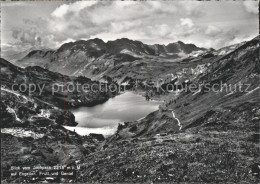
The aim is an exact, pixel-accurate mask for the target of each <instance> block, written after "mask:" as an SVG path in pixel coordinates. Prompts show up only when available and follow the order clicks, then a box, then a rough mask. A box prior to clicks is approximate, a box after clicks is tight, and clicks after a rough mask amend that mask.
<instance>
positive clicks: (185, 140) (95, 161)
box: [0, 36, 260, 183]
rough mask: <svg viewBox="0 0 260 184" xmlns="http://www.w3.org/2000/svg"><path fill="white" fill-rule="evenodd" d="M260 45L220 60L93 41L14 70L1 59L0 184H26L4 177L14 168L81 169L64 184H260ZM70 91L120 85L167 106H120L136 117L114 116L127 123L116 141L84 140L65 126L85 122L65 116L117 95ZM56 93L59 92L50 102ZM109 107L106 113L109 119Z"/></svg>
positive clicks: (225, 52) (244, 46)
mask: <svg viewBox="0 0 260 184" xmlns="http://www.w3.org/2000/svg"><path fill="white" fill-rule="evenodd" d="M259 38H260V37H259V36H257V37H255V38H254V39H252V40H250V41H248V42H244V43H241V44H238V45H237V46H231V47H230V48H229V47H226V48H223V49H222V50H221V49H220V50H217V51H216V50H214V49H204V48H199V47H196V46H195V45H193V44H184V43H183V42H176V43H173V44H169V45H167V46H164V45H146V44H143V43H141V42H139V41H132V40H128V39H119V40H116V41H110V42H107V43H105V42H103V41H102V40H100V39H93V40H88V41H83V40H82V41H76V42H73V43H66V44H64V45H62V46H61V47H60V48H59V49H57V50H56V51H32V52H30V53H29V54H28V55H27V56H26V57H24V58H23V59H21V60H18V61H16V62H15V64H16V65H18V66H15V65H13V64H11V63H9V62H8V61H6V60H4V59H1V62H0V65H1V84H2V87H1V117H2V122H1V138H2V141H3V142H4V146H3V147H2V149H1V153H2V155H4V158H3V160H2V162H3V164H2V168H3V169H4V170H5V172H4V178H3V181H4V182H6V183H11V182H18V181H21V180H25V181H23V182H32V180H31V179H29V178H26V179H24V178H19V177H18V178H17V177H12V176H10V170H9V168H10V167H11V166H21V165H24V166H26V165H27V166H28V165H29V166H33V165H37V164H40V165H46V166H49V165H52V166H53V165H57V164H64V165H67V166H68V165H73V166H80V170H78V171H77V173H76V177H74V178H70V181H71V182H81V183H86V182H87V183H88V182H114V183H116V182H172V181H174V182H199V183H203V182H211V181H214V182H222V183H226V182H234V183H238V182H245V183H257V182H259V169H257V167H258V168H259V162H260V160H259V158H260V157H259V148H260V147H259V146H260V143H259V137H260V136H259V135H260V134H259V122H260V121H259V119H260V103H259V102H260V96H259V92H260V88H259V84H260V62H259V47H260V46H259ZM31 64H34V65H37V66H31ZM58 72H59V73H58ZM65 74H66V75H65ZM76 82H79V83H80V84H84V83H88V84H90V85H91V84H100V83H105V84H114V85H116V86H120V85H122V86H126V88H127V90H132V91H135V93H137V94H143V96H138V97H139V98H142V100H144V98H145V96H148V97H149V99H156V100H160V101H164V102H163V103H162V104H160V106H159V109H157V107H156V108H152V106H148V105H147V106H146V105H144V107H143V108H144V109H145V111H144V112H143V113H141V112H140V111H141V110H140V109H138V108H137V107H136V109H135V107H134V105H133V104H134V103H137V102H138V101H137V102H133V104H131V103H129V104H127V103H125V101H123V102H122V104H121V105H122V107H121V108H120V107H119V108H118V109H119V110H120V109H122V108H123V105H125V106H127V107H124V108H125V110H126V111H127V110H129V109H133V110H132V111H133V112H132V114H131V113H129V117H131V118H130V119H127V118H125V117H121V118H118V119H120V120H119V121H116V120H115V121H114V119H117V117H119V116H120V115H119V114H120V111H117V110H118V109H116V110H114V111H115V112H114V116H113V118H112V119H113V121H114V123H115V124H113V125H117V123H119V122H121V121H122V120H123V121H124V122H123V123H119V124H118V126H117V129H116V130H115V133H114V134H112V135H111V136H108V137H106V138H104V136H103V135H99V134H93V133H91V134H89V135H87V136H81V135H78V134H77V132H75V131H73V129H74V128H72V129H71V130H67V129H65V128H64V126H65V127H66V126H70V127H75V126H77V124H78V123H79V124H80V123H82V122H81V121H84V118H86V117H84V118H83V120H78V119H77V118H76V120H75V116H74V114H76V113H77V112H75V111H74V114H73V110H71V111H70V110H68V109H73V108H74V109H75V108H82V107H83V106H87V107H84V108H85V109H84V110H86V111H91V108H92V107H94V109H95V108H99V106H100V108H99V109H98V111H101V110H100V109H102V107H104V106H106V105H107V104H106V103H108V104H109V103H110V102H111V100H112V101H113V97H114V98H120V96H121V95H119V93H118V91H115V92H109V91H105V90H100V89H97V90H96V91H95V92H93V91H88V92H87V93H85V92H83V91H80V92H77V93H74V92H70V91H69V89H68V84H69V83H76ZM13 83H15V84H22V83H26V84H31V83H36V84H45V85H44V88H43V90H42V93H41V94H39V90H40V89H37V90H36V91H34V92H33V93H29V92H28V91H25V92H21V91H19V89H17V88H16V89H15V90H13V89H12V88H11V86H12V84H13ZM239 83H242V84H245V85H248V86H249V87H248V89H245V88H243V89H244V91H243V90H241V91H237V90H234V91H222V89H221V84H226V85H232V86H234V85H236V84H239ZM53 84H59V85H61V86H62V89H63V90H62V91H57V92H55V93H54V94H53V93H52V85H53ZM192 85H193V86H195V87H193V88H191V86H192ZM206 85H207V86H208V87H209V88H210V89H211V90H207V86H206ZM169 86H170V87H171V88H170V90H169V89H168V87H169ZM167 89H168V90H167ZM213 89H214V90H213ZM127 93H129V92H126V93H124V94H123V95H125V94H127ZM118 95H119V96H118ZM115 96H116V97H115ZM121 97H122V96H121ZM131 100H133V99H131ZM104 102H105V103H104ZM146 103H153V101H149V102H148V101H147V102H146ZM142 104H145V102H142ZM137 105H138V103H137ZM157 105H159V104H156V106H157ZM114 106H116V105H115V104H112V105H111V106H108V107H106V108H107V109H108V110H110V111H113V107H114ZM149 107H151V109H150V110H149ZM84 110H83V111H84ZM104 113H106V112H105V111H104ZM107 113H108V114H110V115H111V114H112V115H113V113H111V112H107ZM138 113H140V114H139V115H138ZM117 114H118V115H117ZM102 115H104V114H101V115H98V114H95V116H96V117H98V118H101V119H102ZM143 115H147V116H145V117H144V118H142V119H140V118H141V117H143ZM103 119H104V120H107V119H109V118H108V117H106V116H105V117H103ZM126 119H127V120H126ZM77 120H78V122H77ZM104 123H105V124H106V123H108V122H107V121H104ZM94 124H96V123H94ZM12 144H16V145H17V146H15V147H12V146H10V145H12ZM45 180H46V178H45V177H40V178H37V181H45ZM52 181H53V182H65V181H66V179H65V178H63V177H52Z"/></svg>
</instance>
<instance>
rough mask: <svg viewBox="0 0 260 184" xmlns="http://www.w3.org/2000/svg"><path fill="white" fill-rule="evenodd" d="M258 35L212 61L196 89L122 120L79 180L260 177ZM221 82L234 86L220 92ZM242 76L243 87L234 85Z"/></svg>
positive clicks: (234, 179) (250, 180)
mask: <svg viewBox="0 0 260 184" xmlns="http://www.w3.org/2000/svg"><path fill="white" fill-rule="evenodd" d="M259 38H260V37H259V36H258V37H256V38H255V39H253V40H251V41H249V42H246V43H245V44H242V45H241V46H240V47H238V48H237V49H235V50H234V51H232V52H230V53H228V54H226V55H224V56H223V57H221V58H219V59H218V60H215V61H214V62H212V64H211V65H210V67H209V68H208V69H207V70H209V71H208V72H206V73H205V74H203V75H201V76H197V78H196V79H194V80H193V84H199V83H202V82H204V84H203V85H201V87H200V88H198V89H197V90H196V91H192V90H187V91H182V92H180V94H179V95H178V97H177V98H175V100H176V101H175V102H174V98H173V99H171V100H169V101H168V103H166V104H165V105H164V106H161V108H160V110H159V111H156V112H153V113H151V114H149V115H148V116H147V117H146V118H144V119H142V120H139V121H136V122H128V123H124V124H122V125H119V127H118V131H117V133H116V134H115V135H114V136H112V137H110V138H109V139H107V140H106V141H105V142H104V143H103V144H102V145H101V146H100V148H99V149H100V151H99V152H98V154H97V153H93V154H90V155H88V157H87V158H86V159H88V160H90V162H88V163H82V166H83V168H84V169H83V170H82V172H81V175H83V176H85V177H81V178H79V181H82V182H93V181H96V182H103V181H106V182H198V183H207V182H221V183H226V182H233V183H239V182H245V183H258V182H259V181H260V180H259V176H260V174H259V173H260V169H259V167H260V164H259V162H260V160H259V158H260V157H259V156H260V155H259V146H260V142H259V141H260V140H259V137H260V136H259V128H260V127H259V122H260V121H259V119H260V103H259V102H260V95H259V92H260V86H259V84H260V72H259V71H260V63H259ZM221 82H222V83H223V84H228V85H229V84H231V85H232V91H225V90H222V91H221V90H220V86H219V84H221ZM238 83H242V84H243V85H242V87H241V88H242V90H241V91H239V90H238V89H236V90H235V89H234V87H235V85H238ZM206 84H208V85H209V87H210V89H212V87H215V88H216V89H215V91H213V90H209V91H208V90H206ZM214 85H215V86H214ZM246 88H247V89H246Z"/></svg>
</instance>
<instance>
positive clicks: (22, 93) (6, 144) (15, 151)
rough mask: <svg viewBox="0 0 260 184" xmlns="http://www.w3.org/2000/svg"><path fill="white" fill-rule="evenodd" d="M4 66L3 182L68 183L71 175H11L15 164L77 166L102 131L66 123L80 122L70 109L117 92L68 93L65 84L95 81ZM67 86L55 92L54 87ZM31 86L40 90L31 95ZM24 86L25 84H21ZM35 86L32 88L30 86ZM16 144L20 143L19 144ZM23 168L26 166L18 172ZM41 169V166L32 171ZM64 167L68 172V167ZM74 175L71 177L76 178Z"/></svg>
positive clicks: (1, 104) (0, 63)
mask: <svg viewBox="0 0 260 184" xmlns="http://www.w3.org/2000/svg"><path fill="white" fill-rule="evenodd" d="M0 66H1V102H0V109H1V143H2V146H1V155H2V157H1V158H2V159H1V170H2V181H3V182H8V183H9V182H11V183H13V182H23V183H26V182H30V183H31V182H43V181H47V180H46V178H49V179H50V180H51V181H52V182H53V181H54V180H55V182H65V179H66V177H61V176H55V177H47V176H44V175H42V176H39V175H37V176H32V177H31V176H29V177H28V176H19V175H16V176H13V177H12V176H10V175H11V173H12V172H14V170H11V168H12V167H35V166H55V165H66V166H68V165H74V166H75V164H76V161H77V160H79V159H83V158H84V157H85V156H86V155H87V154H89V153H90V152H93V151H94V150H95V148H96V147H97V145H98V144H99V142H100V141H102V137H103V136H102V135H90V136H86V137H82V136H79V135H78V134H76V133H75V132H72V131H69V130H66V129H65V128H64V127H63V126H64V125H67V126H76V125H77V123H76V122H75V117H74V115H73V114H72V113H71V112H70V111H69V110H67V109H68V108H69V107H73V106H78V105H94V104H97V103H101V102H103V101H105V100H107V99H108V98H109V97H111V96H112V95H113V94H111V93H107V92H98V91H97V92H91V91H88V92H85V91H80V92H78V93H75V94H74V92H70V91H68V89H67V87H68V86H66V83H68V82H79V83H84V84H93V83H95V82H93V81H91V80H90V79H87V78H85V77H79V78H76V77H68V76H64V75H61V74H59V73H54V72H50V71H48V70H46V69H43V68H40V67H28V68H25V69H22V68H19V67H16V66H14V65H12V64H11V63H9V62H8V61H6V60H4V59H0ZM55 83H59V84H60V85H64V86H66V87H64V90H63V91H57V92H55V93H53V94H52V85H53V84H55ZM29 84H31V85H32V84H36V85H37V87H36V90H34V91H31V93H29V91H30V88H27V90H26V86H27V87H28V86H29ZM13 85H14V86H13ZM19 86H23V88H19ZM31 90H32V89H31ZM14 145H15V146H14ZM17 171H19V172H21V171H22V169H19V170H17ZM32 171H34V172H35V173H38V172H40V171H41V169H35V170H28V172H24V171H23V172H24V173H29V172H32ZM63 171H64V170H63ZM74 179H75V175H74V176H73V177H70V178H69V180H72V181H74Z"/></svg>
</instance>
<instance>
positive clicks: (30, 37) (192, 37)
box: [1, 1, 259, 51]
mask: <svg viewBox="0 0 260 184" xmlns="http://www.w3.org/2000/svg"><path fill="white" fill-rule="evenodd" d="M1 9H2V25H1V26H2V27H1V32H2V33H1V40H2V43H1V47H2V51H6V50H9V51H10V50H13V51H22V50H25V49H28V48H31V47H34V48H37V47H46V48H53V49H54V48H57V47H59V46H60V45H61V44H62V43H65V42H69V41H74V40H79V39H90V38H96V37H98V38H101V39H103V40H104V41H107V40H115V39H118V38H122V37H126V38H129V39H134V40H140V41H142V42H144V43H147V44H154V43H159V44H168V43H171V42H176V41H178V40H181V41H183V42H185V43H194V44H196V45H198V46H201V47H206V48H210V47H213V48H215V49H217V48H220V47H223V46H227V45H231V44H235V43H238V42H241V41H245V40H249V39H251V38H253V37H255V36H256V35H257V34H258V33H259V26H258V1H221V2H217V1H210V2H198V1H196V2H194V1H193V2H191V1H189V2H188V1H186V2H176V1H164V2H158V1H157V2H156V1H145V2H144V1H143V2H141V1H140V2H138V1H135V2H134V1H102V2H97V1H66V2H62V1H43V2H39V1H38V2H35V1H34V2H33V1H31V2H30V1H29V2H28V1H27V2H1Z"/></svg>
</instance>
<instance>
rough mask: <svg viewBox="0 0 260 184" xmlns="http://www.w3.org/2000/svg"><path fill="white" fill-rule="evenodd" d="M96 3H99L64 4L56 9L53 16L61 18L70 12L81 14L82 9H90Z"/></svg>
mask: <svg viewBox="0 0 260 184" xmlns="http://www.w3.org/2000/svg"><path fill="white" fill-rule="evenodd" d="M96 3H97V1H77V2H74V3H70V4H63V5H61V6H59V7H58V8H56V9H55V10H54V11H53V12H52V14H51V15H52V16H54V17H58V18H61V17H64V16H65V15H66V14H68V13H70V12H74V13H75V12H80V11H81V10H82V9H84V8H86V7H90V6H92V5H94V4H96Z"/></svg>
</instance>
